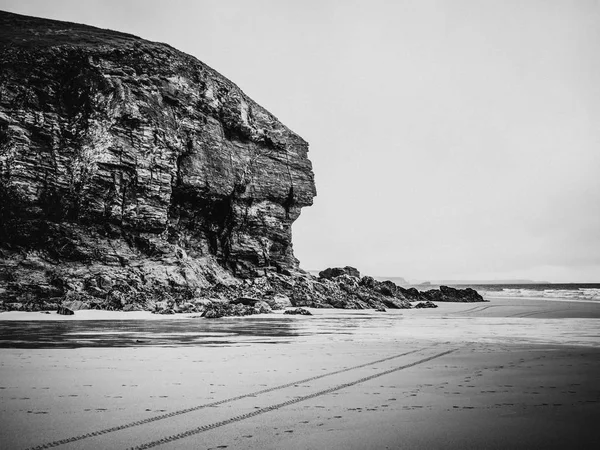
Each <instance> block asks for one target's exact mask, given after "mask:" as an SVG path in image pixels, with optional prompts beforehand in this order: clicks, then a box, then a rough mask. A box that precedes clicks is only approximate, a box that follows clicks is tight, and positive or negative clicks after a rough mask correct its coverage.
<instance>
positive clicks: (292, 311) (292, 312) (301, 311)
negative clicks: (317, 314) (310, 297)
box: [284, 308, 312, 316]
mask: <svg viewBox="0 0 600 450" xmlns="http://www.w3.org/2000/svg"><path fill="white" fill-rule="evenodd" d="M284 314H289V315H294V316H312V313H311V312H310V311H309V310H308V309H304V308H296V309H288V310H286V311H284Z"/></svg>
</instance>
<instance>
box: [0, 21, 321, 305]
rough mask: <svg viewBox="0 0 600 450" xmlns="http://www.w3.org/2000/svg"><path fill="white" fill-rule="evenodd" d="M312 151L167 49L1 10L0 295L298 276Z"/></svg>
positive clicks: (202, 68)
mask: <svg viewBox="0 0 600 450" xmlns="http://www.w3.org/2000/svg"><path fill="white" fill-rule="evenodd" d="M307 151H308V144H307V143H306V142H305V141H304V140H303V139H302V138H300V137H299V136H298V135H296V134H295V133H293V132H292V131H290V130H289V129H288V128H287V127H285V126H284V125H283V124H281V123H280V122H279V121H278V120H277V119H276V118H275V117H274V116H273V115H272V114H270V113H269V112H268V111H266V110H265V109H264V108H262V107H261V106H259V105H258V104H256V103H255V102H254V101H253V100H251V99H250V98H249V97H248V96H247V95H246V94H244V93H243V92H242V91H241V90H240V89H239V88H238V87H237V86H236V85H235V84H233V83H232V82H231V81H229V80H228V79H226V78H225V77H223V76H222V75H220V74H219V73H217V72H216V71H214V70H213V69H211V68H210V67H208V66H206V65H205V64H203V63H202V62H200V61H198V60H197V59H195V58H193V57H192V56H189V55H187V54H184V53H182V52H180V51H177V50H175V49H173V48H171V47H169V46H168V45H165V44H160V43H154V42H148V41H145V40H143V39H140V38H137V37H135V36H131V35H127V34H124V33H118V32H114V31H108V30H101V29H97V28H94V27H89V26H85V25H79V24H72V23H66V22H58V21H52V20H45V19H38V18H32V17H26V16H20V15H16V14H10V13H6V12H0V290H1V295H2V297H3V298H4V299H13V300H31V299H36V298H52V297H57V296H61V295H64V294H65V293H66V292H68V291H77V292H87V293H89V294H90V295H92V296H94V297H98V298H100V297H103V296H106V295H107V294H108V293H109V292H110V291H111V289H113V287H115V286H128V287H129V288H131V289H134V290H138V291H141V290H144V289H146V290H149V289H151V288H155V287H156V288H169V289H176V288H202V287H208V286H212V285H213V284H215V283H217V282H219V283H224V284H235V283H236V279H239V278H252V277H256V276H259V275H264V273H265V272H266V271H275V272H283V273H295V272H298V270H299V268H298V261H297V260H296V259H295V258H294V255H293V252H292V242H291V225H292V223H293V222H294V220H296V219H297V218H298V216H299V214H300V210H301V208H302V207H305V206H308V205H310V204H312V200H313V197H314V196H315V185H314V180H313V172H312V168H311V163H310V161H309V159H308V157H307Z"/></svg>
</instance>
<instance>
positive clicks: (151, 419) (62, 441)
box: [26, 347, 427, 450]
mask: <svg viewBox="0 0 600 450" xmlns="http://www.w3.org/2000/svg"><path fill="white" fill-rule="evenodd" d="M426 349H427V347H425V348H419V349H417V350H411V351H408V352H404V353H400V354H398V355H393V356H388V357H387V358H383V359H378V360H377V361H371V362H368V363H364V364H359V365H357V366H352V367H346V368H345V369H340V370H336V371H333V372H327V373H324V374H321V375H316V376H314V377H310V378H305V379H303V380H299V381H293V382H291V383H286V384H281V385H279V386H274V387H270V388H266V389H262V390H260V391H256V392H250V393H248V394H242V395H238V396H236V397H230V398H226V399H223V400H218V401H216V402H211V403H205V404H202V405H198V406H192V407H191V408H186V409H180V410H178V411H173V412H170V413H167V414H161V415H159V416H154V417H148V418H146V419H142V420H137V421H135V422H130V423H126V424H123V425H117V426H115V427H111V428H105V429H104V430H98V431H92V432H89V433H85V434H81V435H79V436H72V437H69V438H65V439H60V440H57V441H53V442H48V443H46V444H41V445H37V446H35V447H29V448H27V449H26V450H43V449H47V448H54V447H58V446H60V445H64V444H70V443H71V442H77V441H81V440H83V439H89V438H93V437H96V436H102V435H104V434H108V433H114V432H116V431H121V430H126V429H127V428H132V427H137V426H140V425H145V424H147V423H152V422H156V421H158V420H164V419H168V418H170V417H175V416H180V415H182V414H187V413H190V412H193V411H198V410H200V409H204V408H210V407H214V406H218V405H222V404H224V403H231V402H235V401H237V400H241V399H243V398H247V397H255V396H257V395H261V394H266V393H268V392H273V391H277V390H280V389H285V388H288V387H292V386H294V385H296V384H302V383H308V382H310V381H314V380H318V379H320V378H325V377H330V376H333V375H338V374H340V373H344V372H349V371H351V370H356V369H361V368H363V367H367V366H372V365H373V364H379V363H382V362H385V361H390V360H392V359H396V358H401V357H402V356H406V355H410V354H412V353H417V352H420V351H423V350H426Z"/></svg>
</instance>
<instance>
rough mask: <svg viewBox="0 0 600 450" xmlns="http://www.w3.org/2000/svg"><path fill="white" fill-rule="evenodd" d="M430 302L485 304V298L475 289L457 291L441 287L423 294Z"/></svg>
mask: <svg viewBox="0 0 600 450" xmlns="http://www.w3.org/2000/svg"><path fill="white" fill-rule="evenodd" d="M422 295H423V296H424V297H425V298H427V299H428V300H432V301H434V302H465V303H470V302H483V301H484V300H483V297H482V296H481V295H480V294H479V293H478V292H477V291H476V290H474V289H471V288H466V289H456V288H451V287H448V286H440V288H439V289H430V290H428V291H425V292H422Z"/></svg>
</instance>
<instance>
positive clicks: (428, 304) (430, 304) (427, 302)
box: [413, 300, 438, 309]
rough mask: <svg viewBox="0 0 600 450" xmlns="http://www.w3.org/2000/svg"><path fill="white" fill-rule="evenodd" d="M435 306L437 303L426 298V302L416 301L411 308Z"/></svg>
mask: <svg viewBox="0 0 600 450" xmlns="http://www.w3.org/2000/svg"><path fill="white" fill-rule="evenodd" d="M437 307H438V305H436V304H435V303H433V302H430V301H429V300H427V301H426V302H419V303H417V304H416V305H415V306H414V307H413V308H416V309H421V308H437Z"/></svg>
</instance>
